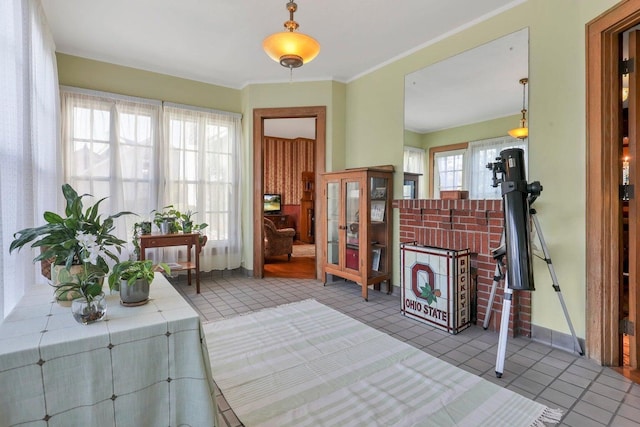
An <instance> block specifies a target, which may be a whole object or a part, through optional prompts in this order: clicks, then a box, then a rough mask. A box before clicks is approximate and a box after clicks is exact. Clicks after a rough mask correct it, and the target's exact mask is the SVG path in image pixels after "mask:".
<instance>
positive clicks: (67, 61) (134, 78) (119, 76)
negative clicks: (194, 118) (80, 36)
mask: <svg viewBox="0 0 640 427" xmlns="http://www.w3.org/2000/svg"><path fill="white" fill-rule="evenodd" d="M56 59H57V61H58V80H59V81H60V84H61V85H65V86H74V87H80V88H84V89H92V90H101V91H105V92H112V93H119V94H122V95H130V96H138V97H141V98H151V99H157V100H161V101H170V102H175V103H179V104H187V105H194V106H197V107H204V108H212V109H216V110H222V111H230V112H233V113H241V112H242V110H241V107H240V91H239V90H237V89H230V88H226V87H222V86H215V85H212V84H208V83H202V82H197V81H194V80H187V79H182V78H179V77H173V76H168V75H166V74H159V73H153V72H150V71H143V70H138V69H136V68H130V67H123V66H120V65H114V64H109V63H106V62H100V61H93V60H90V59H85V58H79V57H77V56H70V55H65V54H63V53H57V54H56Z"/></svg>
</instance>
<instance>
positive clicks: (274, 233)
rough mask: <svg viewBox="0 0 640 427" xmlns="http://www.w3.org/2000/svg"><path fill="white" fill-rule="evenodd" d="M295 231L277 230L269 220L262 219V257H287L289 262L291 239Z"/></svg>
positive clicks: (288, 229) (291, 250)
mask: <svg viewBox="0 0 640 427" xmlns="http://www.w3.org/2000/svg"><path fill="white" fill-rule="evenodd" d="M295 235H296V230H294V229H293V228H283V229H280V230H278V229H277V228H276V226H275V225H274V224H273V222H272V221H271V220H270V219H269V218H264V256H265V258H266V257H269V256H277V255H287V256H288V257H289V261H291V252H293V238H294V237H295Z"/></svg>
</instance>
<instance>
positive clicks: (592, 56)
mask: <svg viewBox="0 0 640 427" xmlns="http://www.w3.org/2000/svg"><path fill="white" fill-rule="evenodd" d="M638 23H640V0H627V1H623V2H621V3H619V4H617V5H616V6H614V7H613V8H611V9H609V10H608V11H606V12H605V13H603V14H602V15H600V16H599V17H598V18H596V19H594V20H593V21H591V22H590V23H588V24H587V29H586V31H587V34H586V36H587V46H586V47H587V52H586V55H587V69H586V71H587V75H586V81H587V87H586V97H587V105H586V109H587V110H586V111H587V153H586V154H587V170H586V177H587V194H586V243H587V253H586V262H587V267H586V278H587V284H586V286H587V308H586V352H587V357H589V358H590V359H594V360H596V361H598V362H599V363H600V364H602V365H609V366H619V365H620V364H621V356H622V355H621V354H620V350H619V333H618V313H619V310H620V304H619V286H620V277H621V268H622V266H621V262H620V259H621V256H620V251H621V237H620V236H621V227H622V224H621V210H622V203H621V201H620V198H619V189H618V186H619V184H620V176H621V166H622V165H621V164H620V156H621V154H622V135H621V129H622V124H621V119H620V116H621V107H620V93H621V84H620V79H619V78H618V76H619V72H618V70H619V62H618V61H619V59H620V55H621V52H622V47H621V37H620V35H621V34H622V33H623V32H624V31H625V30H627V29H629V28H630V27H632V26H634V25H637V24H638Z"/></svg>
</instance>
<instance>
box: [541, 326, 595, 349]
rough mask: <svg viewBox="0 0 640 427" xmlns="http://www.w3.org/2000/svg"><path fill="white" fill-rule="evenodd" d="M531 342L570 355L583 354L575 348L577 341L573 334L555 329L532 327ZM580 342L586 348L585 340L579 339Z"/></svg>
mask: <svg viewBox="0 0 640 427" xmlns="http://www.w3.org/2000/svg"><path fill="white" fill-rule="evenodd" d="M531 340H532V341H535V342H539V343H541V344H545V345H549V346H551V347H553V348H557V349H559V350H564V351H567V352H569V353H573V354H580V353H581V351H580V349H578V348H575V346H576V345H575V341H574V340H573V336H572V335H571V334H565V333H563V332H559V331H554V330H553V329H548V328H544V327H542V326H537V325H533V324H532V325H531ZM578 342H579V343H580V346H581V347H582V348H585V341H584V338H580V337H578Z"/></svg>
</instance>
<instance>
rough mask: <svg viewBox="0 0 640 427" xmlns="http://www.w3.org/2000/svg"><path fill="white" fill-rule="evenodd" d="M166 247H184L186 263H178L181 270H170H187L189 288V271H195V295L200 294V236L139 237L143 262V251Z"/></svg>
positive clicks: (167, 235) (180, 234)
mask: <svg viewBox="0 0 640 427" xmlns="http://www.w3.org/2000/svg"><path fill="white" fill-rule="evenodd" d="M167 246H186V247H187V261H186V262H179V263H178V264H180V266H181V268H179V269H177V268H172V269H171V270H172V271H173V270H178V271H180V270H187V280H188V283H189V286H191V270H195V271H196V293H198V294H199V293H200V234H198V233H185V234H182V233H174V234H143V235H141V236H140V259H141V260H144V256H145V250H146V249H148V248H164V247H167ZM193 246H195V248H196V250H195V258H196V259H195V262H192V261H191V248H192V247H193Z"/></svg>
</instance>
